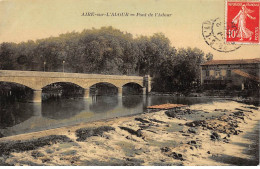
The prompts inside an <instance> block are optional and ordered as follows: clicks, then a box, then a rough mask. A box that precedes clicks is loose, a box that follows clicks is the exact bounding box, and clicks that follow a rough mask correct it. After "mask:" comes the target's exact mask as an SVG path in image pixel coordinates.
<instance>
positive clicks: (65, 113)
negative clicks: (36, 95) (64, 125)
mask: <svg viewBox="0 0 260 169" xmlns="http://www.w3.org/2000/svg"><path fill="white" fill-rule="evenodd" d="M85 109H86V107H85V102H84V100H83V99H80V98H79V99H63V98H61V99H57V98H56V99H55V100H54V99H48V100H47V101H43V102H42V116H43V117H45V118H50V119H55V120H60V119H68V118H71V117H73V116H75V115H76V114H78V113H80V112H81V111H83V110H85Z"/></svg>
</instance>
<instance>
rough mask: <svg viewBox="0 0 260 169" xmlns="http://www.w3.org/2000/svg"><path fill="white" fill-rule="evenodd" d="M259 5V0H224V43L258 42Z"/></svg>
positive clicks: (259, 42)
mask: <svg viewBox="0 0 260 169" xmlns="http://www.w3.org/2000/svg"><path fill="white" fill-rule="evenodd" d="M259 6H260V1H242V2H240V1H229V0H227V1H226V8H225V12H226V13H225V17H226V18H225V22H226V28H225V42H226V43H233V44H260V41H259V12H260V10H259V9H260V8H259Z"/></svg>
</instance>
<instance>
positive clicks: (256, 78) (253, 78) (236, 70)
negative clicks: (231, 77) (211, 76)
mask: <svg viewBox="0 0 260 169" xmlns="http://www.w3.org/2000/svg"><path fill="white" fill-rule="evenodd" d="M232 72H234V73H235V74H238V75H240V76H242V77H245V78H248V79H251V80H254V81H257V82H260V78H259V77H256V76H253V75H250V74H248V73H247V72H244V71H242V70H239V69H235V70H232Z"/></svg>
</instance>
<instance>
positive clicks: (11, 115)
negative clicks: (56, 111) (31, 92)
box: [0, 97, 34, 129]
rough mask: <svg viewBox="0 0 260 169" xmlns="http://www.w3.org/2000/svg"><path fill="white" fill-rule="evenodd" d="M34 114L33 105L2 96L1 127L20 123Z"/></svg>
mask: <svg viewBox="0 0 260 169" xmlns="http://www.w3.org/2000/svg"><path fill="white" fill-rule="evenodd" d="M33 115H34V107H33V105H31V104H27V103H23V102H16V101H14V99H13V98H9V99H6V98H3V97H0V129H3V128H6V127H12V126H14V125H17V124H20V123H22V122H24V121H26V120H27V119H29V118H30V117H31V116H33Z"/></svg>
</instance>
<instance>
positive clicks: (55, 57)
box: [0, 27, 213, 91]
mask: <svg viewBox="0 0 260 169" xmlns="http://www.w3.org/2000/svg"><path fill="white" fill-rule="evenodd" d="M206 58H207V60H209V59H212V58H213V55H212V54H210V53H209V54H207V55H206ZM204 60H205V59H204V53H203V52H202V51H201V50H200V49H197V48H194V49H192V48H186V49H183V48H182V49H179V50H176V49H175V48H174V47H172V46H171V44H170V40H169V39H168V38H167V37H166V36H165V35H164V34H162V33H155V34H154V35H152V36H140V37H137V38H133V36H132V34H130V33H124V32H122V31H120V30H118V29H114V28H113V27H102V28H100V29H95V28H92V29H85V30H83V31H82V32H80V33H79V32H70V33H65V34H61V35H59V36H58V37H49V38H46V39H39V40H36V41H32V40H30V41H27V42H21V43H18V44H15V43H6V42H4V43H2V44H0V69H2V70H30V71H52V72H59V71H60V72H62V71H63V68H64V69H65V72H74V73H101V74H125V75H141V76H143V75H146V74H149V75H151V76H152V77H153V78H154V85H153V86H154V89H153V90H157V91H175V90H184V89H188V88H190V87H191V86H192V84H193V83H194V82H197V81H198V79H199V76H200V73H199V65H200V64H201V63H202V62H203V61H204ZM44 63H45V64H44Z"/></svg>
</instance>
